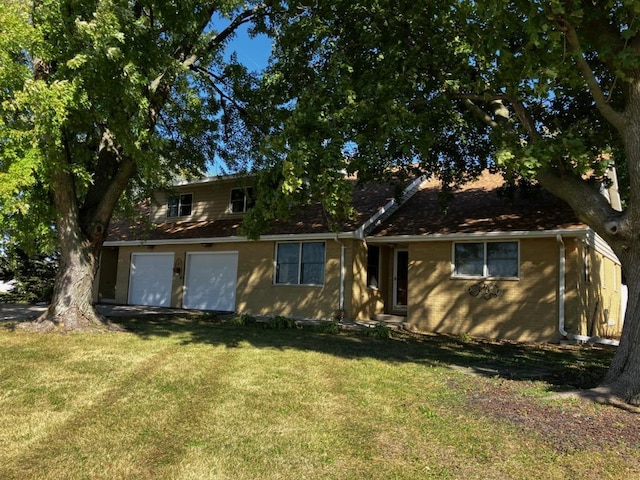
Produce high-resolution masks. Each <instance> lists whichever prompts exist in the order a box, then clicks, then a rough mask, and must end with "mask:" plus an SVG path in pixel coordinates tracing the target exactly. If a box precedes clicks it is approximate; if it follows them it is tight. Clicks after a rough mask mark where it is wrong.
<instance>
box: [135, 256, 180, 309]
mask: <svg viewBox="0 0 640 480" xmlns="http://www.w3.org/2000/svg"><path fill="white" fill-rule="evenodd" d="M172 282H173V254H172V253H170V254H167V253H134V254H132V255H131V270H130V276H129V303H130V304H132V305H149V306H157V307H170V306H171V286H172Z"/></svg>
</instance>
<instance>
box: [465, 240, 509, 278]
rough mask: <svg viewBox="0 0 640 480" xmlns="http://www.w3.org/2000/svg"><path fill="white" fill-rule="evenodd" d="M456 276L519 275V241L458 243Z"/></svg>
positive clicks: (489, 276) (505, 276)
mask: <svg viewBox="0 0 640 480" xmlns="http://www.w3.org/2000/svg"><path fill="white" fill-rule="evenodd" d="M453 257H454V258H453V275H454V276H455V277H482V278H496V277H503V278H516V277H518V242H473V243H456V244H454V252H453Z"/></svg>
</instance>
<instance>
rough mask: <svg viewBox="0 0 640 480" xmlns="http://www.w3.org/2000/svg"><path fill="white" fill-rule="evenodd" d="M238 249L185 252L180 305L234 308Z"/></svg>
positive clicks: (217, 308) (225, 309) (213, 308)
mask: <svg viewBox="0 0 640 480" xmlns="http://www.w3.org/2000/svg"><path fill="white" fill-rule="evenodd" d="M237 272H238V252H216V253H209V252H207V253H201V252H192V253H187V265H186V271H185V274H186V277H185V282H184V285H185V294H184V301H183V306H184V308H193V309H197V310H221V311H227V312H233V311H234V310H235V309H236V278H237Z"/></svg>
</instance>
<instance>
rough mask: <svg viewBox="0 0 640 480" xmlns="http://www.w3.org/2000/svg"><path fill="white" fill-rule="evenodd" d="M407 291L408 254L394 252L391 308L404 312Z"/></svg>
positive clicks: (405, 252) (400, 251) (399, 251)
mask: <svg viewBox="0 0 640 480" xmlns="http://www.w3.org/2000/svg"><path fill="white" fill-rule="evenodd" d="M408 289H409V252H408V251H407V250H395V252H394V261H393V308H394V310H405V309H406V308H407V295H408Z"/></svg>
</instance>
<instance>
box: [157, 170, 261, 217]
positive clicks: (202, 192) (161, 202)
mask: <svg viewBox="0 0 640 480" xmlns="http://www.w3.org/2000/svg"><path fill="white" fill-rule="evenodd" d="M247 186H249V185H247V183H246V179H229V180H220V181H215V182H212V183H203V184H201V185H200V184H191V185H184V186H178V187H176V190H175V192H176V194H180V193H191V194H193V204H192V208H191V215H188V216H183V217H167V196H168V195H167V194H166V193H164V192H159V193H157V194H156V196H155V199H154V202H152V204H151V212H150V213H151V214H150V218H151V222H153V223H163V222H167V221H168V222H198V221H204V220H218V219H221V218H242V214H241V213H230V211H229V206H230V202H231V190H232V189H234V188H246V187H247Z"/></svg>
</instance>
